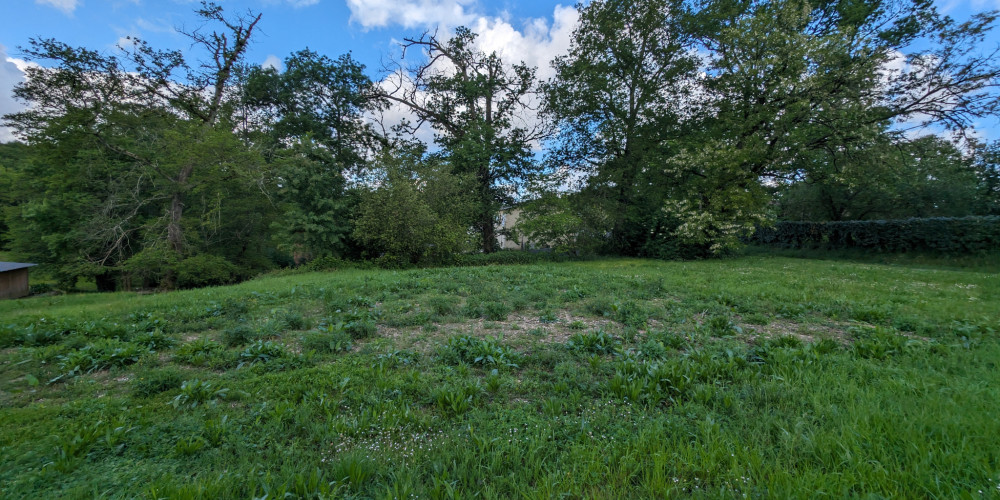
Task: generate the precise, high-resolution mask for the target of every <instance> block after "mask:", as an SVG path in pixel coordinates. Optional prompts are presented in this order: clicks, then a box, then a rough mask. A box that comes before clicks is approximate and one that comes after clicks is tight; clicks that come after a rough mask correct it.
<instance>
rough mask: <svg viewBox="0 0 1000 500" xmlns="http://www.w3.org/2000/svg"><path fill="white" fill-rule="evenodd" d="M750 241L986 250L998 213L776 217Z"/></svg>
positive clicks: (996, 244) (999, 224) (994, 239)
mask: <svg viewBox="0 0 1000 500" xmlns="http://www.w3.org/2000/svg"><path fill="white" fill-rule="evenodd" d="M751 241H752V242H754V243H757V244H761V245H769V246H777V247H782V248H828V249H849V248H858V249H864V250H874V251H877V252H912V251H931V252H940V253H944V254H970V253H985V252H991V251H996V250H998V249H1000V216H988V217H934V218H925V219H898V220H873V221H842V222H778V223H776V224H775V225H774V226H773V227H761V228H758V229H757V231H756V233H755V234H754V236H753V238H752V239H751Z"/></svg>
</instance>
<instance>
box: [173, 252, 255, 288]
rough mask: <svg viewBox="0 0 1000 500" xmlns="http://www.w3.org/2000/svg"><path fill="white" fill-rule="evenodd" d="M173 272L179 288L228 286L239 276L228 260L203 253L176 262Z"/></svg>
mask: <svg viewBox="0 0 1000 500" xmlns="http://www.w3.org/2000/svg"><path fill="white" fill-rule="evenodd" d="M173 272H175V273H176V274H177V286H178V287H180V288H200V287H203V286H218V285H228V284H230V283H233V282H235V281H237V279H238V278H239V276H240V275H241V271H240V269H239V268H237V267H236V266H235V265H233V264H232V263H230V262H229V261H228V260H226V259H224V258H222V257H219V256H217V255H209V254H204V253H203V254H199V255H195V256H193V257H188V258H186V259H184V260H182V261H180V262H178V263H177V267H176V269H174V270H173Z"/></svg>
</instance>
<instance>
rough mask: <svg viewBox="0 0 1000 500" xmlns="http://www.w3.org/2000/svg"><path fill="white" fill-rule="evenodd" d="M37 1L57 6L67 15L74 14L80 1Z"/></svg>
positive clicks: (40, 3) (36, 0) (36, 1)
mask: <svg viewBox="0 0 1000 500" xmlns="http://www.w3.org/2000/svg"><path fill="white" fill-rule="evenodd" d="M35 3H37V4H39V5H48V6H50V7H55V8H57V9H59V10H61V11H63V13H64V14H66V15H72V14H73V11H75V10H76V7H77V6H78V5H79V3H80V2H79V1H78V0H35Z"/></svg>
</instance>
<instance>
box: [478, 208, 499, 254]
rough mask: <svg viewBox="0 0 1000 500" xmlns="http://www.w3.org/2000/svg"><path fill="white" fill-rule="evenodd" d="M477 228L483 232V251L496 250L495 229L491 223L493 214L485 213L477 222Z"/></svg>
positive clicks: (491, 251) (490, 251)
mask: <svg viewBox="0 0 1000 500" xmlns="http://www.w3.org/2000/svg"><path fill="white" fill-rule="evenodd" d="M479 230H480V232H481V233H482V234H483V253H493V252H495V251H497V248H496V245H497V230H496V226H495V225H494V223H493V215H492V214H489V213H486V214H484V215H483V218H482V219H481V220H480V222H479Z"/></svg>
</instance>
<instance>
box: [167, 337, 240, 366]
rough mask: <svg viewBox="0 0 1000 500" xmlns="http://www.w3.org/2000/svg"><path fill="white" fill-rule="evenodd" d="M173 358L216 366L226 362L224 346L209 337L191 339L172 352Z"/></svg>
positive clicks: (199, 364)
mask: <svg viewBox="0 0 1000 500" xmlns="http://www.w3.org/2000/svg"><path fill="white" fill-rule="evenodd" d="M174 359H176V360H177V361H180V362H181V363H184V364H188V365H192V366H218V365H220V364H225V363H228V362H229V360H228V357H227V356H226V351H225V348H223V347H222V345H221V344H219V343H218V342H213V341H211V340H209V339H205V338H202V339H197V340H192V341H190V342H188V343H186V344H183V345H181V346H180V347H178V348H177V350H176V351H175V352H174Z"/></svg>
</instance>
